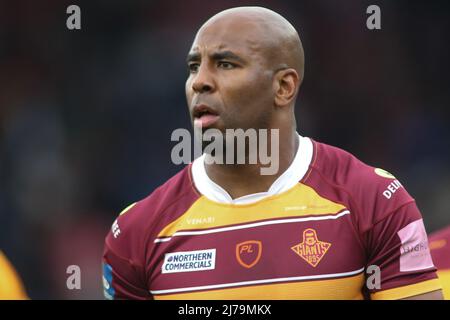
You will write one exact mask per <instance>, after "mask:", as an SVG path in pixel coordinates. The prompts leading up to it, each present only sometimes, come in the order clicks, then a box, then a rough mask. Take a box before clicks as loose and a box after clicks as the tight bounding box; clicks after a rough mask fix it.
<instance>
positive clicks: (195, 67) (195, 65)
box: [188, 63, 200, 73]
mask: <svg viewBox="0 0 450 320" xmlns="http://www.w3.org/2000/svg"><path fill="white" fill-rule="evenodd" d="M199 67H200V64H198V63H190V64H189V65H188V69H189V72H190V73H195V72H197V71H198V68H199Z"/></svg>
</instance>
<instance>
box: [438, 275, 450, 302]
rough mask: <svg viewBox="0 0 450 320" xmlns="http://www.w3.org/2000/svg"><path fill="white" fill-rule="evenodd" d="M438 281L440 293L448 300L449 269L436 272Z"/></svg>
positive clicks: (449, 294) (449, 285) (449, 291)
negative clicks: (440, 287) (440, 288)
mask: <svg viewBox="0 0 450 320" xmlns="http://www.w3.org/2000/svg"><path fill="white" fill-rule="evenodd" d="M437 274H438V277H439V280H440V281H441V285H442V292H443V293H444V299H445V300H450V269H447V270H438V271H437Z"/></svg>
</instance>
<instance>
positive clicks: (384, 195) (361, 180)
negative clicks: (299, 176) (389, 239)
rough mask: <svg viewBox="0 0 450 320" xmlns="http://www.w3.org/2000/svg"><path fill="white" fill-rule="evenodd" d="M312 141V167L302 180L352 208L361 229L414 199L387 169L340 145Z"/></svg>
mask: <svg viewBox="0 0 450 320" xmlns="http://www.w3.org/2000/svg"><path fill="white" fill-rule="evenodd" d="M313 143H314V155H313V159H312V161H311V165H310V167H311V170H310V173H309V174H308V176H307V177H306V178H305V181H304V183H305V184H307V185H309V186H311V187H313V188H314V189H315V190H316V191H317V192H318V193H319V194H322V195H323V196H326V197H327V198H328V199H330V200H332V201H336V202H338V203H343V204H345V205H347V206H348V207H349V208H352V209H353V211H354V213H355V214H356V215H358V216H359V217H360V218H361V219H362V220H364V225H365V227H363V229H365V228H366V227H367V226H368V225H372V224H373V223H376V222H377V221H380V220H381V219H383V218H385V217H387V216H388V215H389V214H390V213H392V212H394V211H395V210H397V209H399V208H400V207H401V206H403V205H406V204H408V203H411V202H414V199H413V198H412V197H411V196H410V195H409V193H408V192H407V191H406V190H405V188H404V186H403V185H402V184H401V183H400V181H399V180H398V179H397V178H396V177H395V176H394V175H392V174H391V173H389V172H388V171H386V170H383V169H381V168H377V167H374V166H371V165H368V164H366V163H364V162H363V161H361V160H359V159H358V158H357V157H355V156H354V155H353V154H351V153H350V152H348V151H345V150H343V149H341V148H338V147H334V146H331V145H328V144H325V143H321V142H316V141H313Z"/></svg>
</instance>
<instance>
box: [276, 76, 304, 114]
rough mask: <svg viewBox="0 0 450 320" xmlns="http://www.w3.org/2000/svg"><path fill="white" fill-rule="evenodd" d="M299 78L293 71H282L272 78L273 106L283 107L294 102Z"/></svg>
mask: <svg viewBox="0 0 450 320" xmlns="http://www.w3.org/2000/svg"><path fill="white" fill-rule="evenodd" d="M299 80H300V78H299V76H298V73H297V71H295V69H292V68H289V69H283V70H280V71H278V72H277V73H276V75H275V78H274V83H273V85H274V92H275V104H276V105H277V106H280V107H283V106H286V105H289V104H290V103H291V102H292V100H294V98H295V96H296V94H297V91H298V86H299Z"/></svg>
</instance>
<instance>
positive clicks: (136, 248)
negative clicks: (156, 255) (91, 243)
mask: <svg viewBox="0 0 450 320" xmlns="http://www.w3.org/2000/svg"><path fill="white" fill-rule="evenodd" d="M130 207H131V206H130ZM130 207H128V208H127V209H125V210H124V211H122V213H121V214H120V216H119V217H118V218H117V219H116V220H115V221H114V223H113V225H112V227H111V230H110V231H109V233H108V235H107V236H106V239H105V246H104V253H103V259H102V264H103V293H104V296H105V298H106V299H110V300H112V299H133V300H148V299H152V297H151V295H150V293H149V290H147V286H146V276H145V266H144V260H145V259H144V258H142V257H141V256H142V254H143V252H144V251H145V250H144V249H143V246H142V245H141V243H142V241H141V239H140V238H139V237H138V234H139V232H136V231H137V230H136V224H135V223H133V220H134V219H133V218H134V217H133V213H134V212H133V211H135V210H134V208H130ZM129 230H133V231H135V232H128V231H129Z"/></svg>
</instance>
